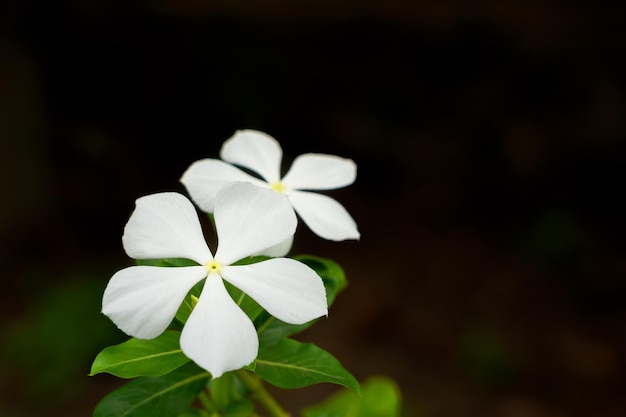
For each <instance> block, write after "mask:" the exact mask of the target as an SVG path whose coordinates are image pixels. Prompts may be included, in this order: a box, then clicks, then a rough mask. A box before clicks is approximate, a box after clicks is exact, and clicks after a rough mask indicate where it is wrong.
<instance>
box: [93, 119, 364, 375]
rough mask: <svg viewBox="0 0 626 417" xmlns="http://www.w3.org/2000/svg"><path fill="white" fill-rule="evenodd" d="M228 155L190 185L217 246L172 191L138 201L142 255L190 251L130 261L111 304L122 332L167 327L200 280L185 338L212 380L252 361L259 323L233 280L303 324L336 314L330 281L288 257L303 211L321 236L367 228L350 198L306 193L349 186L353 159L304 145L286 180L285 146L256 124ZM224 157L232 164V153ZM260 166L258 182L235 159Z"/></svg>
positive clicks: (151, 334)
mask: <svg viewBox="0 0 626 417" xmlns="http://www.w3.org/2000/svg"><path fill="white" fill-rule="evenodd" d="M221 157H222V159H223V161H222V160H215V159H204V160H201V161H197V162H195V163H193V164H192V165H191V166H190V167H189V169H187V171H186V172H185V173H184V175H183V176H182V178H181V182H182V183H183V184H184V186H185V187H186V188H187V190H188V191H189V194H190V195H191V198H192V199H193V201H194V202H195V203H196V204H197V205H198V206H199V207H200V208H201V209H202V210H203V211H205V212H208V213H213V216H214V221H215V228H216V232H217V238H218V242H219V245H218V248H217V249H216V250H215V252H212V251H211V250H210V248H209V246H208V245H207V243H206V241H205V239H204V236H203V232H202V228H201V224H200V220H199V218H198V215H197V213H196V210H195V207H194V205H193V203H192V202H191V201H190V200H189V199H187V197H185V196H183V195H182V194H179V193H174V192H166V193H158V194H153V195H149V196H145V197H141V198H139V199H138V200H137V201H136V208H135V211H134V212H133V213H132V215H131V217H130V219H129V220H128V223H127V224H126V227H125V229H124V234H123V238H122V243H123V246H124V250H125V251H126V253H127V254H128V256H130V257H131V258H133V259H136V260H148V259H163V258H184V259H187V260H190V261H193V265H190V266H181V267H175V268H170V267H157V266H147V265H138V266H131V267H128V268H125V269H122V270H121V271H118V272H117V273H115V274H114V275H113V277H112V278H111V280H110V281H109V284H108V285H107V287H106V289H105V292H104V295H103V299H102V311H103V313H104V314H105V315H107V316H108V317H109V318H110V319H111V320H112V321H113V322H114V323H115V324H116V325H117V326H118V327H119V328H120V329H121V330H122V331H124V332H125V333H127V334H129V335H131V336H134V337H136V338H139V339H152V338H155V337H157V336H159V335H160V334H161V333H163V332H164V331H165V330H166V329H167V327H168V326H169V325H170V323H171V322H172V320H173V319H174V317H175V315H176V312H177V311H178V309H179V307H180V305H181V304H182V303H183V301H184V300H185V298H186V297H187V295H188V294H189V291H190V290H191V289H192V288H193V287H194V286H195V285H196V284H198V283H199V282H201V281H203V287H202V291H201V294H200V296H199V297H198V299H197V302H196V303H195V306H194V308H193V310H192V312H191V314H190V315H189V318H188V319H187V321H186V323H185V324H184V327H183V329H182V333H181V337H180V347H181V349H182V351H183V352H184V353H185V355H186V356H188V357H189V358H190V359H192V360H193V361H194V362H196V363H197V364H198V365H200V366H201V367H203V368H205V369H206V370H208V371H209V372H210V373H211V374H212V376H213V377H214V378H217V377H219V376H221V375H222V374H223V373H224V372H228V371H232V370H236V369H240V368H242V367H244V366H246V365H248V364H250V363H251V362H253V361H254V360H255V358H256V357H257V354H258V348H259V341H258V336H257V332H256V329H255V327H254V325H253V323H252V321H251V320H250V318H249V317H248V316H247V315H246V313H245V312H244V311H243V310H242V309H241V308H240V307H239V305H238V303H237V302H235V300H233V299H232V297H231V296H230V294H229V292H228V290H227V287H226V285H225V282H227V283H228V284H230V285H232V286H234V287H236V288H238V289H239V290H241V291H242V292H243V293H245V294H246V295H247V296H249V297H251V298H252V299H253V300H255V301H256V302H257V303H258V304H259V305H260V306H261V307H263V308H264V309H265V310H266V311H267V312H268V313H269V314H271V315H272V316H274V317H276V318H278V319H280V320H282V321H284V322H286V323H289V324H303V323H306V322H308V321H311V320H313V319H316V318H318V317H321V316H324V315H326V314H327V300H326V293H325V289H324V285H323V282H322V280H321V278H320V277H319V275H318V274H317V273H316V272H315V271H314V270H313V269H311V268H310V267H308V266H307V265H305V264H304V263H301V262H299V261H296V260H294V259H290V258H286V257H283V256H284V255H286V253H287V252H288V251H289V249H290V246H291V242H292V239H293V235H294V233H295V230H296V226H297V217H296V213H297V214H298V215H299V216H300V217H301V219H302V220H303V221H304V223H306V224H307V225H308V226H309V227H310V228H311V230H313V231H314V232H315V233H316V234H318V235H319V236H321V237H323V238H326V239H332V240H345V239H358V238H359V232H358V230H357V227H356V224H355V222H354V220H353V219H352V217H351V216H350V215H349V214H348V212H347V211H346V210H345V208H344V207H343V206H341V205H340V204H339V203H338V202H337V201H335V200H333V199H331V198H330V197H327V196H324V195H322V194H318V193H313V192H311V191H305V190H328V189H333V188H339V187H343V186H346V185H349V184H351V183H352V182H353V181H354V179H355V177H356V165H355V164H354V162H352V161H351V160H348V159H343V158H339V157H336V156H331V155H320V154H305V155H301V156H300V157H298V158H296V159H295V161H294V162H293V165H292V167H291V169H290V170H289V171H288V172H287V174H286V175H285V176H284V177H282V178H281V177H280V165H281V159H282V150H281V148H280V146H279V144H278V142H276V140H274V139H273V138H271V137H270V136H268V135H266V134H264V133H262V132H257V131H252V130H244V131H238V132H237V133H236V134H235V135H234V136H233V137H232V138H230V139H228V140H227V141H226V142H225V143H224V145H223V147H222V150H221ZM224 161H226V162H224ZM227 162H230V163H233V164H237V165H240V166H242V167H244V168H247V169H249V170H251V171H254V172H256V173H258V174H259V175H260V177H261V179H259V178H256V177H254V176H252V175H249V174H247V173H246V172H244V171H242V170H240V169H238V168H236V167H234V166H232V165H230V164H228V163H227ZM260 253H263V254H269V255H272V256H274V257H271V258H269V259H266V260H263V261H260V262H256V263H249V264H238V263H237V261H240V260H242V259H245V258H247V257H249V256H252V255H255V254H260Z"/></svg>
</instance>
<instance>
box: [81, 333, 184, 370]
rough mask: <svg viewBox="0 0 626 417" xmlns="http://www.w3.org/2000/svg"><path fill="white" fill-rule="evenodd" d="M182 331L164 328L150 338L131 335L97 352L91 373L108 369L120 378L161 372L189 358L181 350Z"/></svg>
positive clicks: (182, 363) (172, 368) (171, 368)
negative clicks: (140, 338)
mask: <svg viewBox="0 0 626 417" xmlns="http://www.w3.org/2000/svg"><path fill="white" fill-rule="evenodd" d="M179 338H180V333H179V332H176V331H172V330H167V331H165V332H164V333H163V334H162V335H161V336H159V337H157V338H156V339H151V340H139V339H134V338H133V339H130V340H127V341H126V342H124V343H120V344H119V345H115V346H109V347H107V348H105V349H104V350H102V352H100V353H99V354H98V356H96V359H95V360H94V362H93V365H92V366H91V373H90V374H89V375H96V374H99V373H103V372H107V373H109V374H112V375H115V376H117V377H119V378H135V377H138V376H161V375H165V374H167V373H168V372H171V371H173V370H174V369H176V368H178V367H180V366H182V365H184V364H185V363H187V362H189V358H187V357H186V356H185V355H184V354H183V352H182V351H181V350H180V346H179V344H178V339H179Z"/></svg>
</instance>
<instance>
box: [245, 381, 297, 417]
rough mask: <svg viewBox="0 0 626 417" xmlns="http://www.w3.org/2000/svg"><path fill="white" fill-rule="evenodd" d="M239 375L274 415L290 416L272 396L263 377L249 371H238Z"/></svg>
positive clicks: (278, 416) (254, 395) (255, 396)
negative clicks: (264, 383)
mask: <svg viewBox="0 0 626 417" xmlns="http://www.w3.org/2000/svg"><path fill="white" fill-rule="evenodd" d="M237 376H238V377H239V379H240V380H241V382H243V384H244V385H245V386H246V387H247V388H248V389H249V390H250V392H251V394H252V396H253V397H254V398H255V399H256V400H257V401H258V402H259V403H260V404H261V405H262V406H263V408H265V410H267V412H268V413H270V416H272V417H289V413H288V412H286V411H285V410H284V409H283V408H282V407H281V406H280V404H278V402H277V401H276V400H275V399H274V397H272V394H270V393H269V392H268V391H267V390H266V389H265V386H264V385H263V381H262V380H261V378H259V377H258V376H256V375H255V374H253V373H251V372H248V371H238V372H237Z"/></svg>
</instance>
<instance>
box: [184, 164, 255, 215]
mask: <svg viewBox="0 0 626 417" xmlns="http://www.w3.org/2000/svg"><path fill="white" fill-rule="evenodd" d="M237 181H241V182H250V183H252V184H257V185H259V186H264V185H265V182H263V181H261V180H259V179H258V178H255V177H253V176H252V175H249V174H247V173H245V172H243V171H242V170H240V169H239V168H237V167H234V166H232V165H230V164H228V163H226V162H224V161H220V160H219V159H201V160H199V161H196V162H194V163H193V164H191V165H190V166H189V168H187V170H186V171H185V173H184V174H183V176H182V177H181V179H180V182H182V183H183V185H184V186H185V188H187V191H188V192H189V195H190V196H191V198H192V200H193V201H194V202H195V203H196V204H197V205H198V206H199V207H200V208H201V209H202V210H203V211H205V212H207V213H213V208H214V205H215V195H216V194H217V191H218V190H219V189H220V188H222V187H223V186H224V185H226V184H230V183H232V182H237Z"/></svg>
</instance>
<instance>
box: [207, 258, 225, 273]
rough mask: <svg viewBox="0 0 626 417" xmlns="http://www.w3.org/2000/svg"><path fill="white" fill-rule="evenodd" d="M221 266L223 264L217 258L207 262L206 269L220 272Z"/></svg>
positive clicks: (209, 271) (210, 271)
mask: <svg viewBox="0 0 626 417" xmlns="http://www.w3.org/2000/svg"><path fill="white" fill-rule="evenodd" d="M221 267H222V264H220V263H219V262H217V261H216V260H215V259H213V260H212V261H211V262H209V263H207V264H206V269H207V272H208V273H209V274H210V273H212V272H220V268H221Z"/></svg>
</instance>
